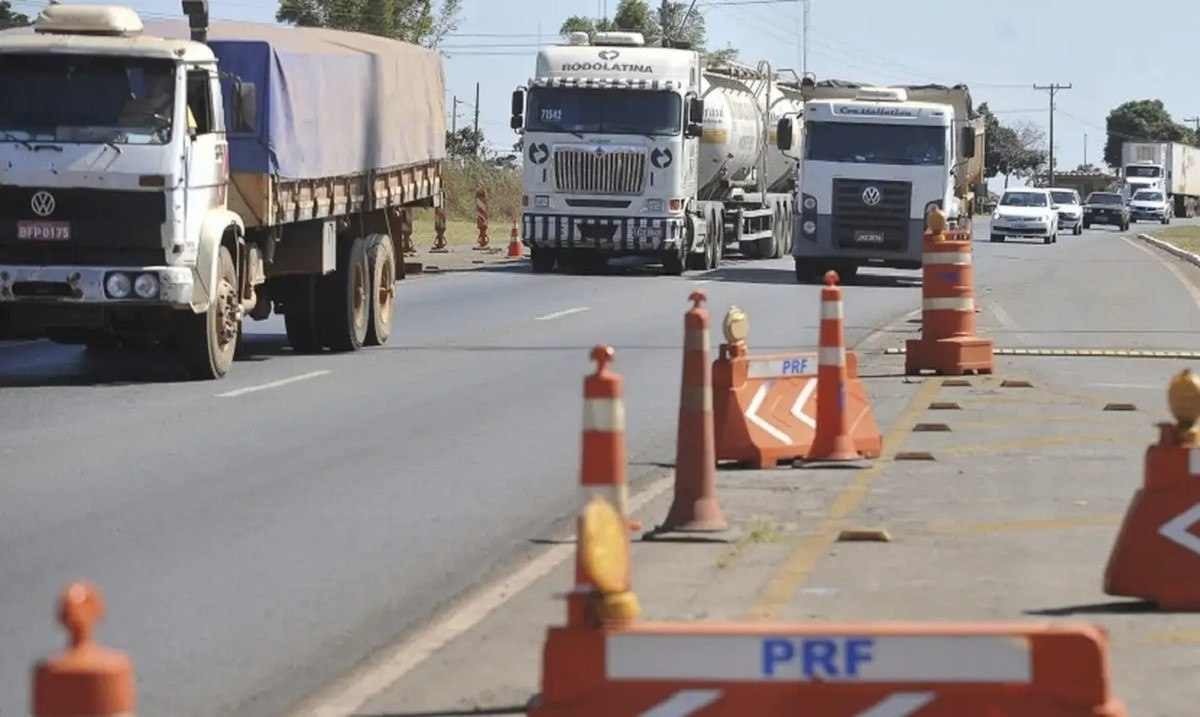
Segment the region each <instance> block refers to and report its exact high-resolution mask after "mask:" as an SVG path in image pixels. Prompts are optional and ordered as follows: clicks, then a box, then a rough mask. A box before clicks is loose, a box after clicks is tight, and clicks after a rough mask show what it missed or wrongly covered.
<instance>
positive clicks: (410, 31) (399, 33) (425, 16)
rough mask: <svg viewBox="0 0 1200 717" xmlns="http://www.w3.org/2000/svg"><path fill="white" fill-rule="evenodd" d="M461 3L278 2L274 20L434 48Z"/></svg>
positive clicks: (378, 0)
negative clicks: (381, 37)
mask: <svg viewBox="0 0 1200 717" xmlns="http://www.w3.org/2000/svg"><path fill="white" fill-rule="evenodd" d="M461 12H462V0H440V2H439V3H437V6H436V7H435V2H434V0H280V2H279V11H278V12H277V13H276V14H275V18H276V19H277V20H279V21H280V22H286V23H291V24H293V25H300V26H302V27H328V28H333V29H335V30H351V31H355V32H367V33H371V34H373V35H380V36H383V37H390V38H392V39H395V40H404V41H406V42H412V43H416V44H419V45H425V46H426V47H436V46H437V45H438V44H440V43H441V41H442V39H443V38H445V36H446V34H447V33H449V32H451V31H452V30H454V29H455V27H456V25H457V23H458V17H459V15H460V13H461Z"/></svg>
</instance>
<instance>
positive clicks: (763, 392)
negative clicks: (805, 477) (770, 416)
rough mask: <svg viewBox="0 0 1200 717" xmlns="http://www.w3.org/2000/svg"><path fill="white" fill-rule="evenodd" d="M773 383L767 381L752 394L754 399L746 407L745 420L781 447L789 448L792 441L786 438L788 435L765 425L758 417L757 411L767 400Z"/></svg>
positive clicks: (768, 424) (763, 420) (763, 419)
mask: <svg viewBox="0 0 1200 717" xmlns="http://www.w3.org/2000/svg"><path fill="white" fill-rule="evenodd" d="M774 383H775V382H774V381H767V382H766V383H764V384H763V385H761V386H759V387H758V390H757V391H755V392H754V398H752V399H750V405H749V406H747V407H746V420H748V421H750V422H751V423H753V424H754V425H756V426H758V427H759V428H761V429H763V430H764V431H766V432H767V433H768V434H769V435H770V436H771V437H772V438H774V439H775V440H777V441H779V442H780V443H782V444H783V445H785V446H790V445H792V439H791V438H789V437H788V434H786V433H784V432H783V431H781V430H779V429H778V428H776V427H775V426H772V425H771V424H770V423H767V420H766V419H765V418H763V417H762V416H760V415H758V409H760V408H762V405H763V401H765V400H766V399H767V394H768V393H770V392H771V386H772V384H774Z"/></svg>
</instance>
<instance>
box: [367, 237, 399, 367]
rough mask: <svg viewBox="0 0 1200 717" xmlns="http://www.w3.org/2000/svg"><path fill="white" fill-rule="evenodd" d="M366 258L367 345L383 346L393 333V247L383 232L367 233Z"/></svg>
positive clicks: (394, 287)
mask: <svg viewBox="0 0 1200 717" xmlns="http://www.w3.org/2000/svg"><path fill="white" fill-rule="evenodd" d="M367 262H368V266H369V267H370V269H371V285H370V287H369V289H370V292H371V320H370V321H369V322H368V324H367V339H366V342H365V343H366V345H367V346H382V345H384V344H386V343H387V341H388V339H389V338H391V336H392V312H393V311H394V310H395V305H396V302H395V298H396V249H395V245H394V244H393V243H392V238H391V237H389V236H387V235H386V234H372V235H371V236H369V237H367Z"/></svg>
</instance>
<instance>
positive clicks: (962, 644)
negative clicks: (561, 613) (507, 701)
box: [530, 505, 1126, 717]
mask: <svg viewBox="0 0 1200 717" xmlns="http://www.w3.org/2000/svg"><path fill="white" fill-rule="evenodd" d="M620 520H621V519H620V516H619V515H618V514H617V512H616V510H615V509H612V508H611V507H610V508H608V509H607V510H605V509H604V507H603V506H600V505H590V506H589V507H588V509H587V510H586V511H585V513H584V514H583V515H582V516H581V523H582V524H583V529H582V530H581V532H580V536H581V542H580V551H581V554H582V555H583V556H585V565H586V566H587V569H588V570H590V571H591V572H592V574H591V578H592V581H593V584H595V585H598V586H605V585H607V586H609V587H608V588H603V587H601V589H600V590H599V591H598V594H596V595H593V599H592V600H591V601H590V602H589V603H588V605H589V606H591V608H590V609H591V613H590V615H589V617H590V619H588V620H585V621H583V622H581V623H578V624H568V625H567V626H565V627H552V628H550V629H549V631H548V632H547V636H546V643H545V646H544V648H543V653H542V685H541V694H540V695H539V697H538V699H537V701H536V702H535V703H534V704H533V706H532V709H531V710H530V715H532V716H533V717H560V716H561V717H565V716H566V715H571V716H572V717H591V716H596V717H599V716H600V715H605V716H607V715H652V716H654V717H674V716H682V715H704V716H705V717H716V716H718V715H728V716H729V717H734V716H741V715H756V716H757V715H767V716H770V715H797V714H803V715H820V716H821V717H903V716H905V715H914V716H916V715H919V717H963V715H1021V716H1022V717H1124V715H1125V714H1126V712H1125V708H1124V706H1123V705H1122V704H1121V703H1120V702H1119V701H1118V700H1117V699H1116V698H1114V697H1113V696H1112V694H1111V692H1110V689H1109V665H1108V646H1107V640H1106V638H1105V635H1104V633H1103V632H1102V631H1101V630H1100V629H1098V628H1096V627H1093V626H1091V625H1087V624H1082V623H1076V624H1066V623H1064V624H1054V625H1037V624H1012V625H1006V624H991V623H967V624H945V623H937V624H911V623H901V624H883V623H862V624H819V623H812V624H770V623H758V622H756V623H741V624H739V623H716V624H712V623H639V622H638V621H637V613H638V610H637V599H636V596H635V595H633V594H632V592H631V588H630V585H629V580H628V577H627V576H628V574H629V568H630V564H629V563H630V561H629V548H628V542H627V540H628V536H627V535H626V534H625V532H624V530H622V529H621V524H620Z"/></svg>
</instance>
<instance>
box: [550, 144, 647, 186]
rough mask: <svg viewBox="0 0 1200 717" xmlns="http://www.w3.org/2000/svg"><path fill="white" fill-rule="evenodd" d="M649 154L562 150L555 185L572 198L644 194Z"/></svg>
mask: <svg viewBox="0 0 1200 717" xmlns="http://www.w3.org/2000/svg"><path fill="white" fill-rule="evenodd" d="M645 173H646V153H645V152H640V151H629V150H605V151H604V152H603V153H597V152H596V150H586V149H558V150H555V152H554V182H555V185H556V186H557V188H558V191H560V192H568V193H571V194H641V192H642V181H643V179H642V178H643V176H644V175H645Z"/></svg>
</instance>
